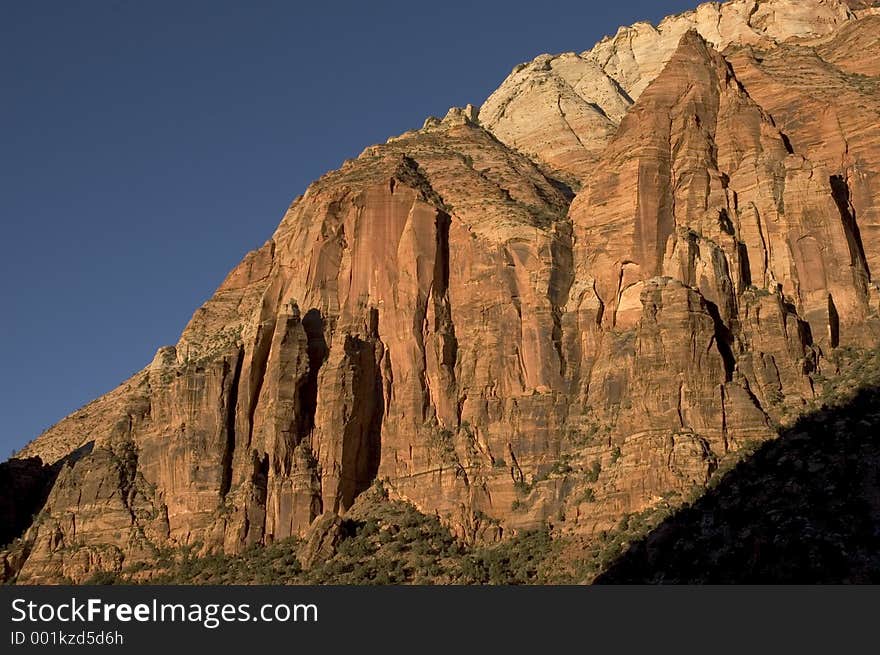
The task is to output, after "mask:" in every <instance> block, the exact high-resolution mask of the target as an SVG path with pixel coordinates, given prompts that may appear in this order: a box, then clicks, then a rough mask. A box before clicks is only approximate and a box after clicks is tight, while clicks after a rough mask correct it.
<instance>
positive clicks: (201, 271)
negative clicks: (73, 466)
mask: <svg viewBox="0 0 880 655" xmlns="http://www.w3.org/2000/svg"><path fill="white" fill-rule="evenodd" d="M695 4H696V0H690V1H676V0H651V1H627V2H611V3H609V2H590V1H584V0H581V1H580V2H552V1H548V2H539V3H536V2H517V1H512V0H509V1H503V2H502V1H495V0H481V1H480V2H456V1H454V0H445V1H444V2H437V3H423V2H418V1H415V0H409V1H408V2H398V1H396V0H393V1H390V2H377V3H369V2H362V1H361V2H316V3H308V4H306V3H300V2H293V1H289V2H274V1H263V2H244V1H241V2H226V1H223V0H216V1H211V2H206V1H200V2H195V1H191V2H183V1H175V2H164V1H160V0H151V1H150V2H134V1H119V0H100V1H99V0H93V1H86V0H80V1H76V0H57V1H55V2H47V1H45V0H32V1H29V2H17V3H13V2H6V3H3V4H2V6H0V79H2V99H0V153H2V154H0V218H2V232H0V244H2V248H3V256H2V258H0V285H2V307H3V310H4V311H3V320H0V361H2V367H0V372H2V375H0V417H2V422H0V448H2V449H3V450H2V451H0V459H5V458H6V457H7V456H8V455H9V454H10V452H11V451H12V450H13V449H17V448H19V447H21V446H23V445H24V444H25V443H26V442H28V441H29V440H30V439H32V438H33V437H35V436H36V435H37V434H38V433H39V432H41V431H42V430H43V429H45V428H46V427H48V426H50V425H52V424H53V423H55V422H56V421H58V420H59V419H60V418H62V417H64V416H65V415H67V414H68V413H70V412H71V411H73V410H74V409H76V408H78V407H80V406H81V405H83V404H85V403H86V402H88V401H90V400H92V399H93V398H95V397H97V396H99V395H101V394H102V393H105V392H107V391H109V390H111V389H112V388H114V387H115V386H116V385H117V384H118V383H119V382H121V381H122V380H124V379H126V378H127V377H128V376H130V375H131V374H132V373H134V372H136V371H137V370H139V369H141V368H142V367H143V366H144V365H145V364H147V363H148V362H149V361H150V359H151V358H152V356H153V354H154V353H155V351H156V349H157V348H158V347H159V346H161V345H165V344H172V343H174V342H176V341H177V338H178V336H179V335H180V332H181V330H182V329H183V327H184V326H185V324H186V322H187V320H188V319H189V317H190V316H191V314H192V313H193V311H194V310H195V309H196V308H197V307H198V306H199V305H200V304H201V303H202V302H204V301H205V300H206V299H207V298H208V297H210V295H211V294H212V293H213V291H214V289H215V288H216V287H217V285H218V284H219V283H220V282H221V281H222V279H223V277H224V276H225V275H226V273H227V272H228V271H229V270H230V269H231V268H232V267H233V266H234V265H235V264H236V263H237V262H238V261H239V260H240V259H241V257H242V256H243V255H244V254H245V253H246V252H247V251H248V250H251V249H253V248H255V247H258V246H259V245H261V244H262V243H263V242H264V241H265V240H266V239H267V238H268V237H269V236H270V235H271V234H272V232H273V230H274V229H275V226H276V225H277V223H278V221H279V220H280V218H281V215H282V214H283V212H284V210H285V209H286V208H287V206H288V204H289V203H290V202H291V200H292V199H293V198H294V197H296V196H297V195H299V194H300V193H302V192H303V191H304V190H305V188H306V186H307V185H308V184H309V182H310V181H311V180H313V179H315V178H317V177H319V176H320V175H321V174H323V173H324V172H326V171H328V170H331V169H334V168H336V167H338V166H339V165H340V164H341V163H342V161H343V160H344V159H346V158H349V157H353V156H356V155H357V154H358V153H359V152H360V151H361V150H363V148H364V147H366V146H368V145H370V144H373V143H378V142H382V141H384V140H385V139H386V138H387V137H388V136H391V135H394V134H399V133H401V132H404V131H406V130H408V129H412V128H414V127H419V126H421V124H422V122H423V121H424V119H425V117H427V116H429V115H443V114H444V113H445V111H446V110H447V109H448V108H449V107H450V106H453V105H459V106H461V105H465V104H466V103H468V102H470V103H473V104H480V103H481V102H482V101H483V100H484V99H485V98H486V97H487V96H488V95H489V93H491V91H492V90H493V89H494V88H495V87H496V86H497V85H498V84H499V83H500V82H501V81H502V80H503V79H504V77H505V76H506V75H507V74H508V73H509V72H510V70H511V69H512V68H513V67H514V66H515V65H516V64H518V63H520V62H521V61H526V60H529V59H532V58H533V57H535V56H536V55H538V54H540V53H542V52H563V51H569V50H574V51H581V50H585V49H588V48H590V47H591V46H592V44H593V43H595V42H596V41H597V40H598V39H599V38H601V37H602V36H603V35H604V34H607V33H613V32H615V31H616V29H617V27H618V26H619V25H623V24H630V23H632V22H634V21H636V20H651V21H652V22H654V23H656V22H657V20H659V19H660V18H662V17H663V16H664V15H667V14H670V13H676V12H679V11H682V10H685V9H688V8H691V7H692V6H694V5H695Z"/></svg>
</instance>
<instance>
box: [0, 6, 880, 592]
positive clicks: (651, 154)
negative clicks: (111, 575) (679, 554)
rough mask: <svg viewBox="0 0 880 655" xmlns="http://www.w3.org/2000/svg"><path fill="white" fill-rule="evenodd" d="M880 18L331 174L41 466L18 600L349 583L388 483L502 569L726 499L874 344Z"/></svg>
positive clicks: (766, 19)
mask: <svg viewBox="0 0 880 655" xmlns="http://www.w3.org/2000/svg"><path fill="white" fill-rule="evenodd" d="M849 5H853V3H849ZM855 9H858V10H859V12H860V13H859V15H858V16H857V15H856V14H855V13H853V12H854V10H855ZM866 11H867V9H866V8H862V7H854V6H848V5H847V4H846V3H843V2H837V1H833V0H811V1H809V2H797V3H795V2H789V1H787V0H773V1H769V2H744V1H740V0H737V1H735V2H730V3H726V4H722V5H718V4H715V3H712V4H708V5H703V6H701V7H700V8H698V9H697V10H696V11H695V12H690V13H688V14H684V15H682V16H677V17H672V18H669V19H666V20H665V21H664V22H663V23H661V25H660V26H659V27H658V28H653V27H650V26H648V25H646V24H638V25H636V26H633V27H632V28H623V29H622V30H621V31H620V32H618V34H617V35H616V36H615V37H614V38H612V39H606V40H605V41H602V42H601V43H600V44H598V45H597V46H596V47H595V48H594V49H593V50H592V51H589V52H586V53H582V54H581V55H573V54H571V55H562V56H560V57H555V58H553V57H548V56H543V57H539V58H538V59H536V60H535V61H534V62H532V63H530V64H526V65H524V66H523V67H519V68H518V69H517V70H516V71H515V72H514V73H513V75H512V76H511V77H510V78H509V79H508V80H507V81H506V82H505V83H504V84H503V85H502V86H501V88H499V90H498V91H496V92H495V93H494V94H493V95H492V96H491V97H490V98H489V100H487V102H486V103H485V104H484V105H483V107H482V108H481V109H480V110H479V112H477V110H475V109H474V108H472V107H467V108H465V109H454V110H450V112H449V114H447V116H446V117H445V118H444V119H442V120H438V119H429V120H428V121H427V122H426V123H425V127H424V128H423V129H421V130H418V131H414V132H410V133H406V134H404V135H401V136H400V137H396V138H393V139H389V141H388V142H387V143H386V144H383V145H378V146H373V147H371V148H368V149H367V150H366V151H364V153H363V154H362V155H361V156H360V157H358V158H357V159H356V160H353V161H349V162H346V163H345V164H344V165H343V166H342V168H340V169H339V170H338V171H335V172H332V173H329V174H327V175H325V176H324V177H322V178H321V179H320V180H318V181H316V182H315V183H314V184H313V185H311V186H310V187H309V189H308V190H307V191H306V193H305V194H304V195H303V196H302V197H300V198H297V199H296V200H295V201H294V203H293V204H292V205H291V206H290V208H289V210H288V211H287V213H286V215H285V217H284V219H283V220H282V222H281V224H280V226H279V227H278V229H277V231H276V232H275V234H274V235H273V236H272V238H271V239H270V240H269V241H268V242H267V243H266V244H265V245H264V246H263V247H262V248H260V249H259V250H257V251H255V252H253V253H250V254H249V255H248V256H247V257H245V259H244V261H243V262H242V263H241V264H239V265H238V266H237V267H236V268H235V269H234V270H233V271H232V272H231V273H230V274H229V276H228V277H227V278H226V280H225V281H224V282H223V284H222V285H221V286H220V288H219V289H218V290H217V292H216V293H215V295H214V296H213V297H212V298H211V299H210V300H209V301H208V302H207V303H205V305H204V306H203V307H201V308H200V309H199V310H197V312H196V313H195V315H194V316H193V318H192V320H191V321H190V323H189V325H188V326H187V327H186V329H185V330H184V332H183V335H182V336H181V338H180V341H179V342H178V343H177V344H176V345H175V346H173V347H167V348H162V349H160V350H159V352H158V353H157V354H156V357H155V358H154V360H153V362H152V363H151V364H150V365H149V366H148V367H147V368H146V369H144V370H143V371H142V372H140V373H138V374H136V375H135V376H134V377H132V379H131V380H129V381H127V382H126V383H124V384H123V385H122V386H121V387H120V388H118V389H116V390H115V391H113V392H111V393H110V394H108V395H107V396H104V397H103V398H101V399H99V400H97V401H95V402H94V403H92V404H90V405H88V406H87V407H85V408H83V409H82V410H80V411H79V412H77V413H75V414H73V415H72V416H70V417H68V418H67V419H65V420H64V421H62V422H61V423H59V424H58V425H56V426H54V427H53V428H51V429H50V430H48V431H47V432H46V433H44V434H43V435H41V436H40V437H39V438H38V439H36V440H35V441H34V442H32V443H31V444H30V445H29V446H28V447H27V448H25V449H24V451H23V452H22V453H21V454H20V456H21V457H25V456H40V457H41V458H43V460H44V461H46V462H47V463H49V464H53V463H56V466H57V468H58V473H57V478H55V479H54V480H53V481H52V483H51V486H52V488H51V492H49V493H48V498H47V499H46V500H45V503H44V505H43V506H42V511H41V512H40V513H39V515H38V516H37V518H36V519H35V520H34V521H33V523H32V524H31V525H30V527H29V528H28V529H27V531H26V532H25V533H24V534H23V538H22V540H21V543H20V544H19V546H18V547H17V548H18V550H10V551H9V553H7V554H6V555H5V559H4V561H6V562H7V568H10V569H14V572H15V573H17V574H18V579H19V581H22V582H39V581H51V580H61V579H70V580H73V581H82V580H85V579H87V578H88V577H89V576H91V575H93V574H94V573H95V572H100V571H105V570H120V569H121V568H123V567H127V566H129V565H132V564H136V563H138V562H147V563H148V562H150V561H151V559H153V558H155V557H156V556H157V553H159V552H160V551H162V550H165V549H169V548H176V547H181V546H191V547H195V548H197V549H201V550H212V549H223V550H225V551H227V552H238V551H240V550H242V549H244V548H246V547H248V546H250V545H253V544H259V543H263V544H265V543H270V542H272V541H273V540H277V539H283V538H286V537H290V536H299V537H305V538H306V539H307V541H306V543H307V545H308V544H311V546H309V548H310V549H311V550H309V552H314V553H319V552H323V551H324V550H327V549H328V548H332V541H333V534H335V533H334V530H336V529H337V528H338V526H339V522H338V519H337V518H336V517H337V516H338V515H340V514H344V513H345V512H346V511H347V510H348V509H349V508H350V507H351V506H352V504H353V503H354V501H355V499H356V498H357V497H358V495H359V494H361V493H362V492H363V491H365V490H366V489H368V488H369V487H370V485H371V484H372V483H373V482H374V481H375V480H377V479H380V480H383V481H384V484H385V487H386V488H387V489H389V490H390V492H391V494H392V495H393V496H394V497H398V498H405V499H407V500H409V501H411V502H412V503H414V504H415V505H416V506H418V507H419V508H421V509H422V510H424V511H426V512H430V513H434V512H436V513H438V514H439V515H440V516H441V517H442V518H443V520H444V521H445V522H447V524H449V525H450V526H451V527H452V528H453V529H454V530H455V531H456V532H457V534H458V535H459V536H460V537H461V538H463V539H465V540H467V541H471V542H476V541H481V540H494V539H499V538H504V535H505V534H508V533H510V532H516V531H517V530H522V529H528V528H534V527H539V526H542V525H546V524H549V525H551V526H552V527H553V529H554V530H558V531H571V532H576V533H581V534H590V533H592V532H593V531H596V530H603V529H607V528H608V527H610V526H613V525H614V524H615V523H616V522H617V521H618V520H619V519H620V517H621V516H623V515H624V514H626V513H629V512H635V511H641V510H643V509H645V508H648V507H650V506H652V504H654V503H656V502H658V501H659V500H660V499H661V498H664V497H666V498H669V497H671V496H673V495H675V494H679V495H685V494H688V493H691V492H692V491H693V490H694V489H699V488H700V487H701V486H702V485H705V484H706V482H707V481H708V480H709V478H710V477H711V475H712V473H713V472H714V471H715V470H716V468H717V467H718V465H719V462H720V461H721V460H724V459H725V458H729V457H733V456H735V453H736V451H737V450H738V449H739V448H741V447H742V446H743V445H744V444H746V443H747V442H751V441H755V440H764V439H768V438H770V437H772V436H773V435H774V433H775V427H774V426H775V425H776V424H778V423H784V422H786V421H787V420H789V419H790V418H791V417H792V416H795V415H796V414H797V413H798V412H800V411H802V410H803V408H804V407H805V403H807V402H808V401H809V400H810V399H811V398H812V396H813V389H812V382H811V378H810V373H812V372H814V371H816V370H818V369H820V368H821V367H823V366H825V365H826V359H825V357H826V355H827V354H828V353H829V352H830V351H831V350H832V349H834V348H836V347H838V346H841V345H873V344H876V342H877V337H878V329H880V325H878V310H880V307H878V303H880V294H878V289H877V287H876V284H875V283H874V282H873V280H872V272H873V271H876V270H878V268H880V249H878V248H880V238H877V237H878V236H880V235H875V231H876V230H878V229H880V216H878V211H880V186H878V179H877V176H878V175H880V124H878V121H877V116H878V113H880V70H878V64H877V62H878V61H880V43H878V39H877V35H878V34H880V17H874V16H871V15H869V13H864V12H866ZM719 49H723V50H724V54H721V53H720V52H719ZM572 187H575V188H576V189H577V190H578V192H577V194H576V195H575V193H574V192H573V189H572ZM83 447H86V448H87V450H88V452H83V453H82V454H81V456H80V457H79V458H69V459H67V460H65V461H62V459H63V458H65V457H66V456H68V455H69V454H70V453H72V452H74V451H75V450H77V449H79V448H83ZM328 535H329V536H328ZM328 544H329V545H328ZM307 550H308V548H307ZM310 557H311V556H310ZM10 562H11V563H10Z"/></svg>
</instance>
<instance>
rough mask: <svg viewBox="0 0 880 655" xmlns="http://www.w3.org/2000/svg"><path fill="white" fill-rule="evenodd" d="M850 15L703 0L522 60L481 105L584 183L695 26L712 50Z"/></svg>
mask: <svg viewBox="0 0 880 655" xmlns="http://www.w3.org/2000/svg"><path fill="white" fill-rule="evenodd" d="M854 18H855V15H854V14H853V12H852V10H851V9H850V7H849V6H848V5H847V4H846V3H845V2H843V1H842V0H796V1H795V0H764V1H756V0H731V1H730V2H724V3H718V2H708V3H705V4H702V5H700V6H699V7H697V9H695V10H693V11H689V12H685V13H683V14H679V15H676V16H670V17H668V18H666V19H664V20H663V21H661V22H660V24H659V25H657V26H656V27H655V26H653V25H651V24H650V23H647V22H642V23H636V24H634V25H632V26H629V27H621V28H620V29H619V30H618V32H617V33H616V34H615V35H614V36H611V37H606V38H605V39H603V40H602V41H600V42H599V43H598V44H596V45H595V46H594V47H593V48H592V49H591V50H587V51H584V52H581V53H579V54H577V53H564V54H561V55H556V56H553V55H541V56H539V57H537V58H535V59H534V60H533V61H531V62H529V63H526V64H521V65H519V66H517V67H516V68H514V70H513V72H512V73H511V74H510V76H508V78H507V79H506V80H504V82H503V83H502V84H501V86H499V87H498V89H497V90H496V91H495V92H494V93H493V94H492V95H491V96H489V98H488V99H487V100H486V102H485V103H484V104H483V106H482V107H481V108H480V115H481V117H482V121H483V124H484V125H485V126H486V127H487V129H489V130H491V131H492V132H493V133H494V134H495V135H496V136H497V137H498V138H499V139H500V140H501V141H502V142H504V143H505V144H507V145H509V146H511V147H513V148H516V149H518V150H520V151H522V152H526V153H530V154H532V155H533V156H535V157H536V158H537V159H539V160H540V161H542V162H543V163H545V164H546V165H548V166H549V167H550V168H551V169H552V170H556V171H560V172H561V173H563V174H564V175H567V176H571V177H573V178H575V179H577V180H582V179H583V178H584V177H585V175H586V172H587V171H588V170H589V168H590V167H591V166H592V165H593V164H594V163H595V160H596V156H597V154H598V153H599V152H601V150H602V149H603V148H604V147H605V145H606V144H607V143H608V140H609V139H610V138H611V136H612V135H613V134H614V131H615V128H616V126H617V125H618V124H619V123H620V120H621V119H622V117H623V116H624V115H625V113H626V111H627V109H628V107H629V106H630V105H631V104H632V102H633V101H634V100H636V99H638V97H639V96H640V95H641V93H642V92H643V91H644V90H645V88H647V86H648V85H649V84H650V83H651V81H653V80H654V79H655V78H656V77H657V76H658V75H659V74H660V71H661V70H663V68H664V67H665V66H666V64H667V63H668V61H669V59H670V57H671V56H672V55H673V53H674V52H675V50H676V48H677V46H678V43H679V41H680V40H681V38H682V36H683V35H684V34H686V33H687V32H688V31H689V30H695V31H696V32H697V33H699V34H700V35H701V36H702V37H703V38H704V39H705V40H706V41H707V42H709V43H710V44H711V45H712V46H713V47H714V48H716V49H718V50H724V49H725V48H726V47H728V46H730V45H741V44H756V45H758V44H760V45H764V46H767V45H772V44H774V43H777V42H780V41H785V40H788V39H793V38H805V37H815V36H823V35H827V34H829V33H831V32H833V31H834V30H835V29H836V28H838V27H839V26H840V25H842V24H844V23H845V22H847V21H850V20H853V19H854Z"/></svg>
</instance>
